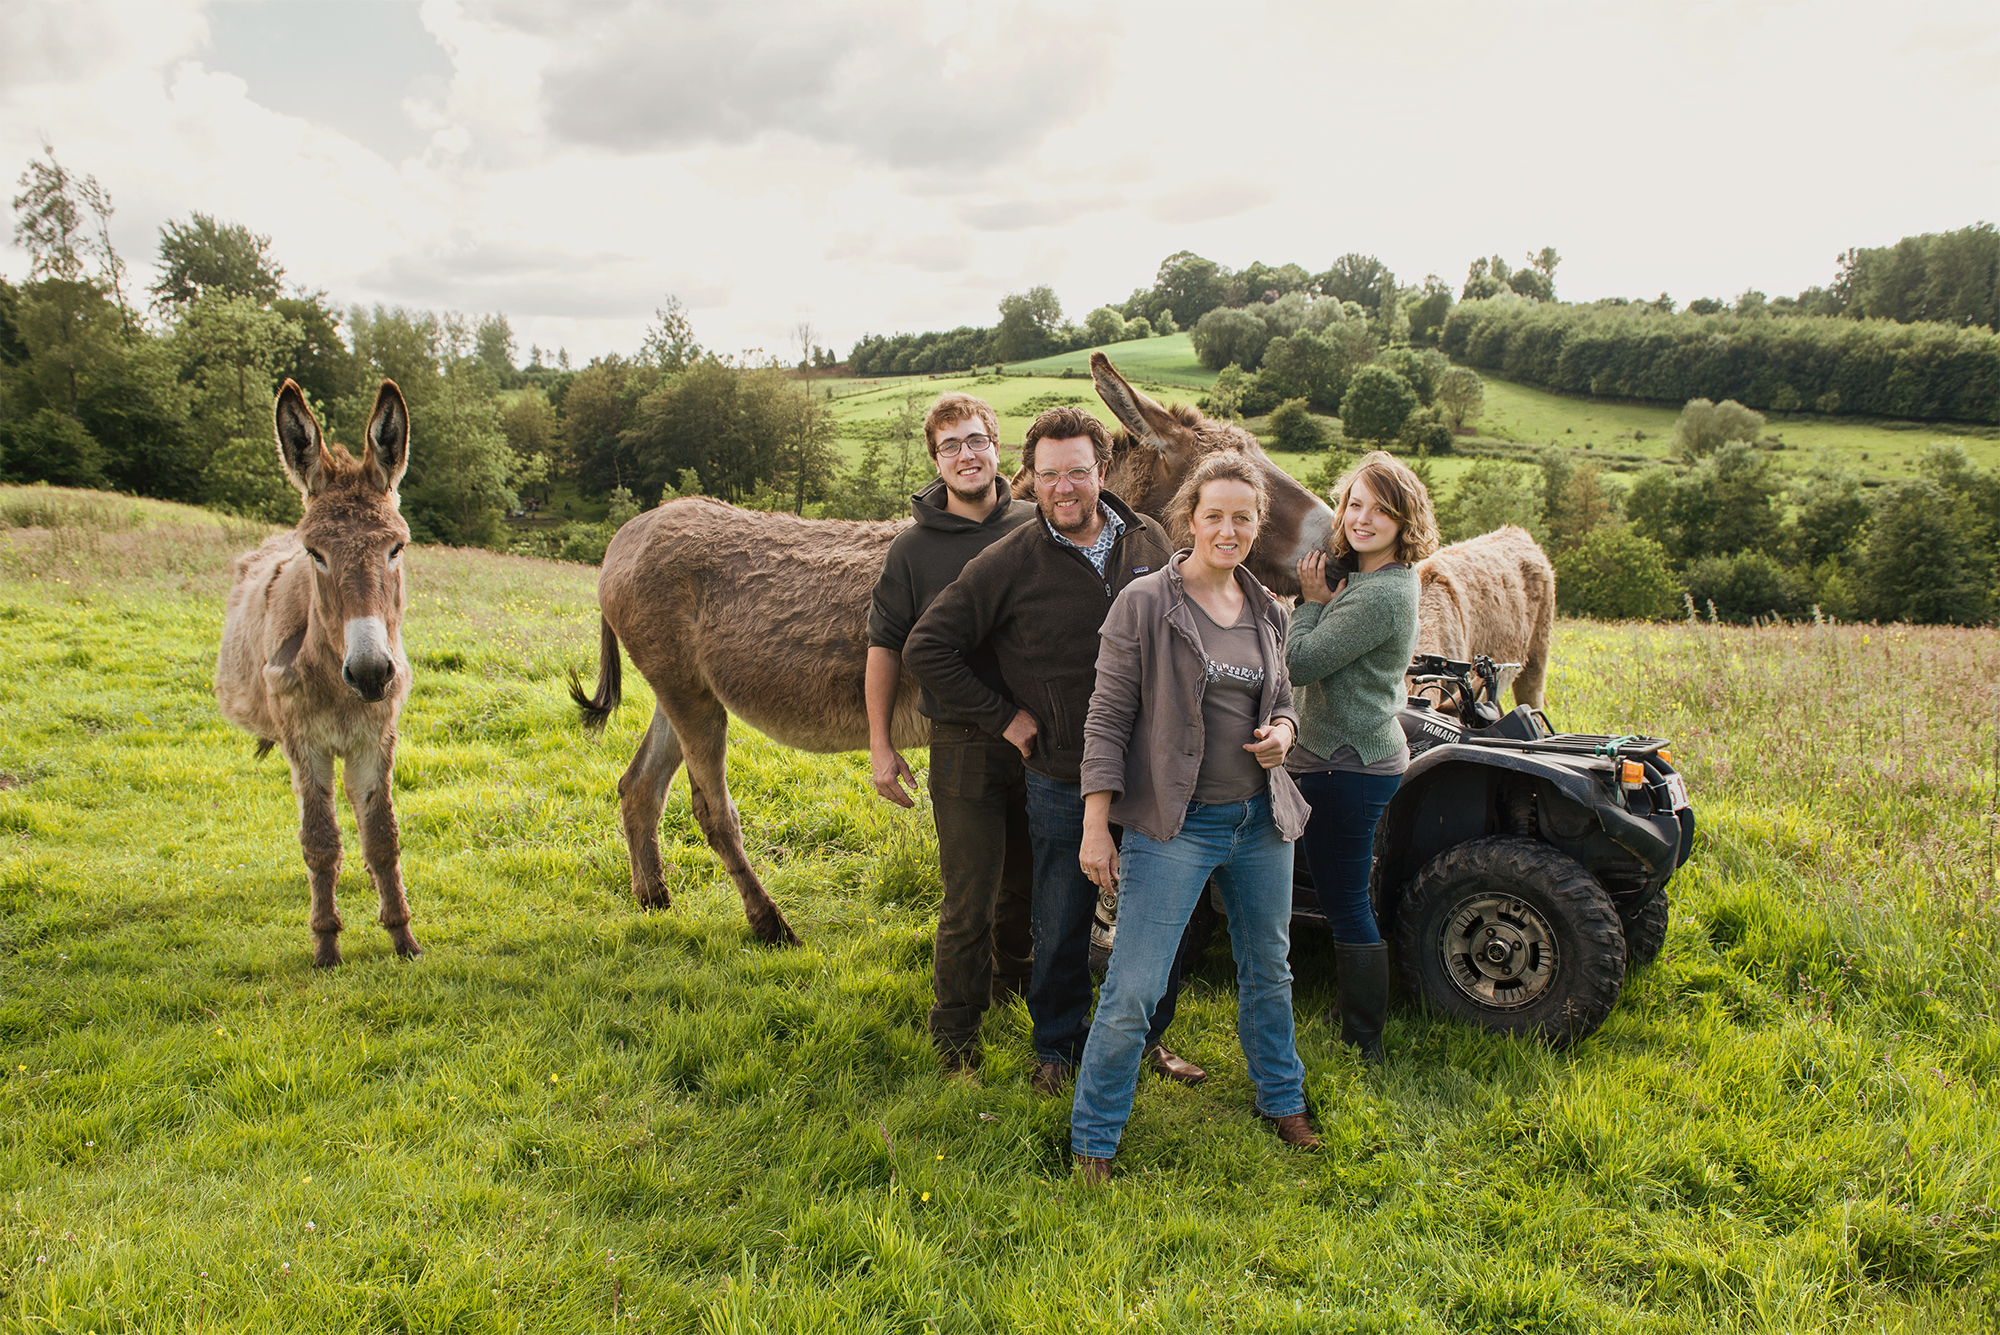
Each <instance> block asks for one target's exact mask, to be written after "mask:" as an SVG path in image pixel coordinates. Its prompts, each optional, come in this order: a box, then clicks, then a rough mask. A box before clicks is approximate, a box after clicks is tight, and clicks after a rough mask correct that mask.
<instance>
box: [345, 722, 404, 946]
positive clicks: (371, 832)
mask: <svg viewBox="0 0 2000 1335" xmlns="http://www.w3.org/2000/svg"><path fill="white" fill-rule="evenodd" d="M395 760H396V737H395V734H394V733H391V734H390V735H389V738H388V741H387V742H386V743H385V744H384V745H383V747H382V749H381V750H379V751H369V752H366V753H363V754H361V755H355V756H349V757H347V758H346V763H345V765H344V766H343V767H342V772H341V776H340V777H341V781H342V783H343V784H344V786H345V787H346V789H347V801H348V803H349V805H351V806H352V807H353V808H354V824H355V827H356V828H357V829H359V830H360V831H361V856H362V858H363V859H364V860H365V861H366V862H367V864H368V879H369V880H371V881H373V882H374V883H375V900H376V904H377V908H376V912H375V920H376V921H377V922H379V923H381V924H382V926H383V927H384V928H386V929H387V930H388V933H389V943H390V944H391V945H393V946H395V948H396V953H397V954H398V955H403V956H410V955H421V954H423V953H424V949H423V947H422V946H420V945H418V944H417V938H416V937H414V936H412V935H411V934H410V901H409V900H408V898H406V897H405V896H404V894H403V868H402V842H401V839H400V837H399V835H398V832H397V829H396V808H395V805H394V804H393V802H392V801H391V799H390V796H389V785H390V778H391V774H392V773H393V771H394V768H395Z"/></svg>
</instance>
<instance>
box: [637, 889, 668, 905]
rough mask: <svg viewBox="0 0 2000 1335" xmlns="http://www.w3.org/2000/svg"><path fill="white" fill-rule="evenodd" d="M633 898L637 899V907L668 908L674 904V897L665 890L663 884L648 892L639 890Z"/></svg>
mask: <svg viewBox="0 0 2000 1335" xmlns="http://www.w3.org/2000/svg"><path fill="white" fill-rule="evenodd" d="M634 898H636V899H637V900H638V901H639V907H640V908H642V909H669V908H672V907H673V906H674V897H673V896H672V895H671V894H669V893H668V892H667V889H666V887H665V886H662V887H660V888H659V889H658V890H654V891H650V892H648V891H640V892H639V893H638V894H637V895H635V896H634Z"/></svg>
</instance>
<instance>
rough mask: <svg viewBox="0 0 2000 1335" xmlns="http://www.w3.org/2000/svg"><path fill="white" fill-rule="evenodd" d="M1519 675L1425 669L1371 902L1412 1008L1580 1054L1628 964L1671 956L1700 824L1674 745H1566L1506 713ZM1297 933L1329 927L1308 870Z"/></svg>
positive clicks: (1577, 737)
mask: <svg viewBox="0 0 2000 1335" xmlns="http://www.w3.org/2000/svg"><path fill="white" fill-rule="evenodd" d="M1514 666H1515V665H1514V664H1507V663H1494V662H1493V661H1492V660H1491V659H1488V658H1483V657H1482V658H1475V659H1473V660H1472V661H1471V662H1470V663H1461V662H1456V661H1454V660H1451V659H1446V658H1440V657H1437V656H1436V655H1426V654H1420V655H1418V656H1417V657H1416V658H1415V659H1413V660H1412V661H1411V664H1410V675H1411V680H1412V682H1413V684H1414V685H1415V686H1416V687H1417V694H1415V695H1412V696H1410V697H1409V703H1408V706H1407V707H1406V708H1405V709H1404V710H1403V711H1402V714H1401V719H1400V721H1401V723H1402V725H1403V735H1404V736H1405V737H1406V738H1407V739H1408V740H1409V745H1410V768H1409V769H1408V771H1406V772H1405V773H1404V775H1403V783H1402V786H1401V787H1400V788H1398V789H1397V790H1396V795H1395V797H1394V798H1392V799H1390V802H1389V807H1388V809H1387V810H1386V811H1384V812H1383V814H1382V821H1381V823H1380V824H1379V825H1378V826H1376V829H1375V868H1374V873H1373V875H1372V876H1371V877H1370V880H1369V895H1370V897H1371V898H1372V899H1373V901H1374V904H1375V918H1376V921H1377V923H1379V924H1380V926H1381V929H1382V934H1383V936H1384V937H1385V938H1387V939H1388V940H1390V941H1393V942H1394V943H1395V944H1396V946H1397V954H1398V956H1399V958H1400V962H1401V967H1402V974H1403V981H1404V984H1405V986H1406V987H1407V988H1408V989H1409V991H1410V992H1411V993H1412V994H1414V995H1415V996H1418V997H1420V998H1422V999H1423V1000H1424V1001H1425V1002H1427V1003H1429V1004H1430V1005H1432V1006H1435V1007H1436V1008H1438V1009H1439V1010H1441V1011H1444V1012H1445V1013H1446V1014H1448V1015H1453V1016H1456V1017H1458V1018H1459V1019H1462V1020H1468V1021H1471V1022H1472V1023H1474V1024H1479V1025H1483V1026H1485V1027H1486V1028H1488V1029H1492V1030H1495V1031H1497V1032H1501V1033H1510V1034H1534V1035H1538V1036H1540V1037H1542V1038H1545V1039H1547V1040H1549V1041H1551V1042H1554V1043H1558V1044H1562V1043H1571V1042H1575V1041H1576V1040H1577V1039H1580V1038H1584V1037H1587V1036H1588V1035H1590V1034H1591V1033H1594V1032H1595V1031H1596V1029H1597V1027H1598V1026H1599V1025H1601V1024H1603V1023H1604V1020H1605V1018H1606V1017H1607V1016H1608V1015H1610V1013H1611V1008H1612V1006H1613V1005H1614V1004H1615V1003H1616V1002H1617V1000H1618V994H1619V992H1620V991H1621V990H1622V989H1623V987H1624V985H1625V970H1626V968H1627V966H1628V965H1638V964H1648V963H1651V962H1652V960H1653V958H1654V957H1655V956H1657V955H1658V954H1659V953H1660V945H1661V943H1662V942H1664V941H1665V939H1666V934H1667V915H1668V900H1667V890H1666V887H1667V882H1668V880H1670V879H1671V878H1672V876H1673V874H1674V872H1675V871H1677V870H1678V869H1679V868H1680V866H1681V864H1682V863H1684V862H1686V861H1687V859H1688V854H1689V853H1690V852H1692V851H1693V848H1694V810H1693V808H1692V807H1691V806H1690V805H1689V803H1688V793H1687V784H1686V781H1685V780H1683V779H1682V778H1681V776H1680V774H1679V772H1678V771H1676V770H1675V769H1674V766H1673V755H1672V753H1671V752H1670V751H1669V750H1668V749H1667V743H1666V741H1665V740H1664V739H1662V738H1658V737H1639V736H1619V737H1611V736H1597V735H1593V734H1585V733H1558V732H1556V731H1555V730H1554V729H1553V728H1551V727H1550V726H1549V721H1548V719H1547V718H1546V717H1545V716H1544V715H1543V714H1542V712H1541V711H1540V710H1539V709H1535V708H1532V707H1531V706H1528V705H1522V706H1519V707H1517V708H1516V709H1514V710H1513V712H1511V713H1507V714H1502V713H1501V712H1500V708H1499V706H1498V705H1497V704H1496V703H1495V701H1496V700H1497V698H1498V696H1499V694H1500V677H1501V674H1502V673H1504V672H1505V671H1507V670H1508V669H1509V668H1511V667H1514ZM1293 917H1294V919H1295V920H1298V919H1305V920H1307V921H1311V920H1315V919H1316V920H1318V921H1319V922H1321V923H1324V922H1325V918H1324V916H1323V915H1321V914H1320V911H1319V901H1318V899H1317V898H1316V897H1315V896H1314V894H1313V891H1312V874H1311V872H1310V871H1308V870H1307V869H1306V863H1305V858H1304V856H1303V854H1301V856H1300V857H1299V858H1298V861H1297V870H1296V872H1295V874H1294V881H1293Z"/></svg>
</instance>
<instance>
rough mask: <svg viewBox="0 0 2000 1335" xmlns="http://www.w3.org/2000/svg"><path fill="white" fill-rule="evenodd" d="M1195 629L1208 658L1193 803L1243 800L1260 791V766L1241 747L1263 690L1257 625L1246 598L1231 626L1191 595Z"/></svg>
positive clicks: (1248, 738) (1254, 725)
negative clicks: (1220, 623)
mask: <svg viewBox="0 0 2000 1335" xmlns="http://www.w3.org/2000/svg"><path fill="white" fill-rule="evenodd" d="M1188 606H1190V607H1192V608H1193V609H1194V611H1195V622H1194V624H1195V629H1196V630H1197V632H1199V634H1200V636H1201V651H1202V654H1203V655H1204V656H1205V657H1206V658H1207V659H1208V664H1207V676H1208V681H1207V684H1206V685H1205V686H1204V688H1203V690H1202V693H1201V731H1202V737H1203V739H1204V740H1203V742H1202V748H1201V772H1200V773H1199V774H1198V775H1197V776H1196V777H1195V782H1194V800H1195V801H1197V802H1242V801H1245V800H1247V799H1249V798H1252V797H1255V796H1256V795H1257V794H1259V793H1261V792H1263V791H1264V785H1265V782H1266V781H1265V778H1264V767H1263V766H1262V765H1259V764H1258V763H1257V757H1255V756H1253V755H1251V754H1250V753H1249V752H1248V751H1245V750H1244V749H1243V747H1244V744H1245V743H1247V742H1251V741H1255V740H1256V738H1255V736H1254V735H1253V734H1255V732H1256V731H1257V708H1258V705H1259V704H1260V703H1261V702H1262V699H1263V694H1264V656H1263V655H1262V654H1261V653H1259V652H1258V651H1257V623H1256V621H1255V619H1254V618H1253V617H1252V616H1251V613H1250V606H1249V603H1248V602H1247V601H1246V602H1245V604H1244V607H1243V612H1242V615H1241V616H1239V617H1238V618H1237V619H1236V624H1235V625H1233V626H1223V625H1219V624H1217V622H1216V621H1215V619H1214V618H1213V617H1211V616H1209V614H1208V612H1207V611H1206V610H1205V609H1204V608H1203V607H1202V605H1201V604H1200V603H1198V602H1196V601H1195V600H1194V599H1193V598H1189V599H1188Z"/></svg>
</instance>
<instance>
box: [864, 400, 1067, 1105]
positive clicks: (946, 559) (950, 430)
mask: <svg viewBox="0 0 2000 1335" xmlns="http://www.w3.org/2000/svg"><path fill="white" fill-rule="evenodd" d="M998 435H999V429H998V426H997V424H996V422H995V419H994V416H993V407H992V405H991V404H989V403H987V402H986V401H985V400H984V399H976V398H974V397H972V396H971V395H970V394H959V393H946V394H941V395H939V396H938V399H937V401H936V402H935V403H933V404H931V406H930V411H929V412H927V413H925V414H924V443H925V444H926V445H927V446H928V447H929V449H930V454H931V463H932V464H933V465H934V466H935V467H936V468H937V479H936V480H935V481H934V482H932V483H931V484H930V485H928V486H926V487H925V488H924V489H923V490H922V491H920V492H918V493H917V494H916V495H914V496H912V497H910V513H911V514H912V515H914V516H915V517H916V521H917V523H916V527H914V528H906V529H904V530H903V531H902V532H901V533H899V534H897V535H896V540H895V541H894V542H892V543H890V544H889V551H888V554H887V556H886V557H885V559H884V560H883V563H882V574H881V577H880V578H879V579H877V580H876V582H875V596H874V599H873V601H872V603H871V604H870V606H869V611H868V669H867V678H866V691H867V702H868V755H869V760H870V762H871V766H872V769H873V775H872V777H873V780H874V783H875V791H876V792H878V793H880V794H881V795H882V796H883V798H885V799H886V800H888V801H890V802H894V803H895V804H896V805H897V806H902V807H907V806H912V805H914V803H913V802H912V801H911V795H912V793H914V792H915V789H916V776H915V775H913V774H912V773H911V772H910V767H909V765H908V764H907V763H906V762H905V761H904V760H903V757H902V754H901V753H900V752H898V751H897V750H896V748H895V747H894V746H893V745H892V744H891V743H890V740H889V737H890V724H891V717H890V716H891V713H892V711H893V709H894V706H895V701H896V684H897V682H898V681H900V680H901V678H902V675H903V659H902V654H903V643H904V641H905V640H906V639H907V638H908V636H909V633H910V627H911V626H913V625H915V624H916V621H917V618H918V617H920V616H922V615H923V612H924V609H925V608H927V607H929V606H930V604H931V601H932V600H933V599H934V598H936V597H937V595H938V594H939V592H941V591H942V590H943V589H944V588H945V586H946V585H948V584H950V583H951V582H952V581H953V580H954V579H956V578H958V572H959V571H960V570H961V569H963V568H964V566H965V563H966V562H967V561H970V560H971V559H972V558H973V557H975V556H977V555H978V554H979V553H981V552H983V551H985V550H986V549H987V548H988V547H990V546H992V545H993V544H994V543H995V542H998V541H999V540H1000V539H1001V538H1003V537H1005V536H1006V535H1007V534H1009V533H1011V532H1013V531H1014V530H1015V529H1016V528H1019V527H1020V526H1021V525H1022V524H1025V523H1027V522H1028V521H1029V520H1031V519H1032V518H1034V507H1033V506H1029V505H1023V504H1020V503H1017V502H1016V501H1015V500H1014V496H1013V489H1012V488H1011V487H1009V486H1008V484H1007V481H1006V479H1004V478H1002V477H1001V476H1000V446H999V441H998ZM971 670H972V672H973V674H974V675H975V676H976V677H977V678H978V679H979V680H980V681H981V682H982V683H984V684H986V685H987V686H988V687H990V688H992V689H994V690H1000V689H1003V687H1002V683H1001V680H1000V672H999V669H998V667H997V666H996V665H995V663H994V662H993V657H992V655H991V654H987V655H984V656H980V657H977V658H975V659H974V660H973V662H972V663H971ZM917 707H918V709H919V710H920V711H922V713H923V715H924V717H926V718H928V719H929V720H930V721H931V753H930V760H931V763H930V781H929V788H930V798H931V818H932V820H933V821H934V822H935V823H936V825H937V835H938V871H939V873H940V877H941V879H942V880H943V882H944V898H943V901H942V902H941V903H940V904H939V905H938V927H937V943H936V945H935V947H934V948H933V949H932V951H931V1013H930V1022H929V1027H930V1035H931V1044H932V1046H933V1047H935V1048H936V1049H937V1053H938V1059H939V1061H940V1062H942V1063H943V1065H944V1069H945V1070H946V1072H948V1073H949V1074H952V1075H954V1076H961V1077H968V1078H969V1077H970V1076H971V1075H972V1073H973V1072H974V1071H976V1070H977V1069H978V1066H979V1023H980V1020H981V1019H982V1018H983V1017H984V1016H985V1014H986V1010H987V1008H988V1007H989V1006H990V1005H991V1004H992V1003H993V1002H994V1001H996V1000H1005V999H1006V998H1007V997H1010V996H1015V995H1018V994H1020V993H1021V992H1024V991H1026V990H1027V985H1028V970H1029V966H1030V962H1031V955H1032V952H1033V941H1032V937H1031V935H1030V929H1029V922H1028V914H1029V900H1028V893H1029V885H1030V876H1031V867H1032V863H1031V854H1030V852H1029V844H1028V811H1027V796H1026V789H1025V788H1024V787H1023V782H1022V768H1021V753H1020V752H1019V751H1017V750H1015V749H1014V746H1013V744H1012V743H1010V742H1008V741H1006V740H1005V739H1004V738H1002V737H1001V736H1000V735H999V733H998V732H997V731H988V730H987V729H985V728H982V727H981V726H980V725H979V724H977V723H974V722H970V721H967V720H966V719H963V718H961V717H959V716H958V715H956V714H954V713H953V712H952V711H951V710H950V709H948V708H945V707H944V706H942V705H940V704H939V702H938V700H937V699H936V697H934V696H933V695H932V694H931V693H930V691H929V690H928V689H926V690H925V691H924V692H923V693H922V694H921V695H920V696H919V698H918V704H917Z"/></svg>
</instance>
